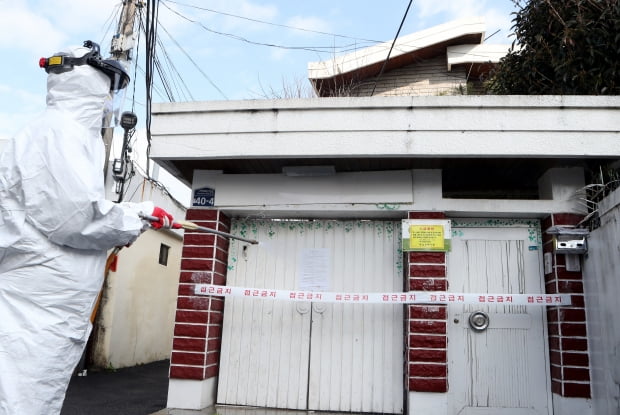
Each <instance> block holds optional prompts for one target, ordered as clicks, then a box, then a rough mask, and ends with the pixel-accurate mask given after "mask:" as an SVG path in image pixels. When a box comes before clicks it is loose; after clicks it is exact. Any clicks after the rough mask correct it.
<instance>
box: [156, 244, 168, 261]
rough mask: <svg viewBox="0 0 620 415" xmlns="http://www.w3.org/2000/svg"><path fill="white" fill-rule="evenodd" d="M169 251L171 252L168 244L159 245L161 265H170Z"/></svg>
mask: <svg viewBox="0 0 620 415" xmlns="http://www.w3.org/2000/svg"><path fill="white" fill-rule="evenodd" d="M168 252H170V247H169V246H168V245H165V244H161V245H160V246H159V263H160V264H161V265H168Z"/></svg>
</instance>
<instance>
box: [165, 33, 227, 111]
mask: <svg viewBox="0 0 620 415" xmlns="http://www.w3.org/2000/svg"><path fill="white" fill-rule="evenodd" d="M161 28H162V30H163V31H164V32H165V33H166V34H167V35H168V36H169V37H170V40H172V42H173V43H174V44H175V45H176V46H177V47H178V48H179V50H180V51H181V52H183V54H184V55H185V56H186V57H187V59H189V61H190V62H191V63H192V65H194V67H195V68H196V69H198V71H199V72H200V73H201V74H202V76H204V78H205V79H206V80H207V81H208V82H209V83H210V84H211V86H212V87H213V88H215V89H216V90H217V92H219V93H220V95H221V96H223V97H224V99H226V100H227V99H228V97H227V96H226V94H225V93H224V91H222V90H221V89H220V88H219V87H218V86H217V85H216V84H215V83H214V82H213V80H211V78H209V76H208V75H207V74H206V73H205V72H204V71H203V70H202V68H201V67H200V65H198V64H197V63H196V61H195V60H194V59H193V58H192V57H191V56H190V54H189V53H187V52H186V51H185V49H183V47H182V46H181V45H180V44H179V42H177V41H176V40H175V39H174V38H173V37H172V35H171V34H170V32H168V31H167V30H166V28H165V27H164V26H163V25H161ZM188 90H189V89H188Z"/></svg>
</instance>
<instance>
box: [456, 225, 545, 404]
mask: <svg viewBox="0 0 620 415" xmlns="http://www.w3.org/2000/svg"><path fill="white" fill-rule="evenodd" d="M495 222H496V221H490V223H495ZM516 223H517V224H518V223H519V222H518V221H517V222H516ZM463 224H466V222H463ZM474 224H475V222H474ZM478 226H480V225H478ZM452 229H453V238H452V251H451V252H450V253H449V255H448V273H449V274H448V278H449V281H450V291H452V292H469V293H481V294H486V293H506V294H509V293H544V288H543V278H542V270H541V265H540V264H541V260H540V257H541V255H542V254H541V252H540V249H541V247H540V241H539V235H540V233H539V231H538V229H535V228H533V227H532V226H531V224H530V227H528V226H527V225H523V226H522V227H516V226H515V225H514V224H513V226H511V227H489V228H469V227H460V228H459V227H458V221H457V222H456V223H455V222H454V221H453V228H452ZM495 300H496V301H495V302H494V303H492V304H488V305H485V306H479V305H475V306H474V305H463V306H459V305H450V307H449V313H448V319H449V320H448V321H449V331H448V335H449V343H448V356H449V360H450V363H449V364H450V366H449V372H448V373H449V374H448V376H449V384H450V392H449V402H450V408H451V409H450V412H449V413H450V414H462V415H465V414H514V415H517V414H541V415H543V414H544V415H548V414H549V413H551V412H550V411H551V407H552V406H551V393H550V385H549V364H548V359H547V355H548V351H547V342H546V329H545V328H546V324H545V315H544V312H545V309H544V308H543V307H528V306H518V305H508V304H506V299H505V298H497V299H495ZM500 300H501V301H500ZM476 313H482V314H476ZM472 314H474V316H473V317H476V316H478V317H480V319H479V320H478V321H477V322H476V321H473V322H471V323H470V317H472ZM476 323H478V324H476ZM487 323H488V326H487V327H486V328H485V325H486V324H487ZM480 329H482V330H480Z"/></svg>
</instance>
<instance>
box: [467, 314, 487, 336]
mask: <svg viewBox="0 0 620 415" xmlns="http://www.w3.org/2000/svg"><path fill="white" fill-rule="evenodd" d="M469 327H471V328H472V330H474V331H485V330H486V329H487V327H489V315H488V314H487V313H485V312H484V311H475V312H473V313H471V315H470V316H469Z"/></svg>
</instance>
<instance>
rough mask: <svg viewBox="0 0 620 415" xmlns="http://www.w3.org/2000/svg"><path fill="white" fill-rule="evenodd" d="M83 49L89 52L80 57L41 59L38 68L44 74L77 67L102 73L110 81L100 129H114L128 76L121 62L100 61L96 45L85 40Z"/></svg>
mask: <svg viewBox="0 0 620 415" xmlns="http://www.w3.org/2000/svg"><path fill="white" fill-rule="evenodd" d="M84 47H86V48H89V49H90V51H89V52H87V53H86V54H85V55H84V56H82V57H70V56H67V55H66V54H62V53H61V54H57V55H55V56H52V57H50V58H41V59H40V60H39V66H40V67H41V68H44V69H45V72H47V73H55V74H60V73H63V72H68V71H71V70H73V67H74V66H77V65H90V66H92V67H93V68H95V69H97V70H99V71H101V72H103V73H104V74H105V75H106V76H107V77H108V78H109V79H110V96H109V97H108V99H107V100H106V103H105V105H104V108H103V120H102V128H110V127H115V126H116V125H118V123H119V121H120V114H121V110H122V108H123V104H124V102H125V93H126V91H127V89H126V87H127V84H128V83H129V74H128V73H127V70H126V69H125V67H124V66H123V65H122V63H121V62H119V61H117V60H113V59H102V58H101V54H100V52H99V45H98V44H96V43H94V42H91V41H90V40H87V41H85V42H84Z"/></svg>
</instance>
